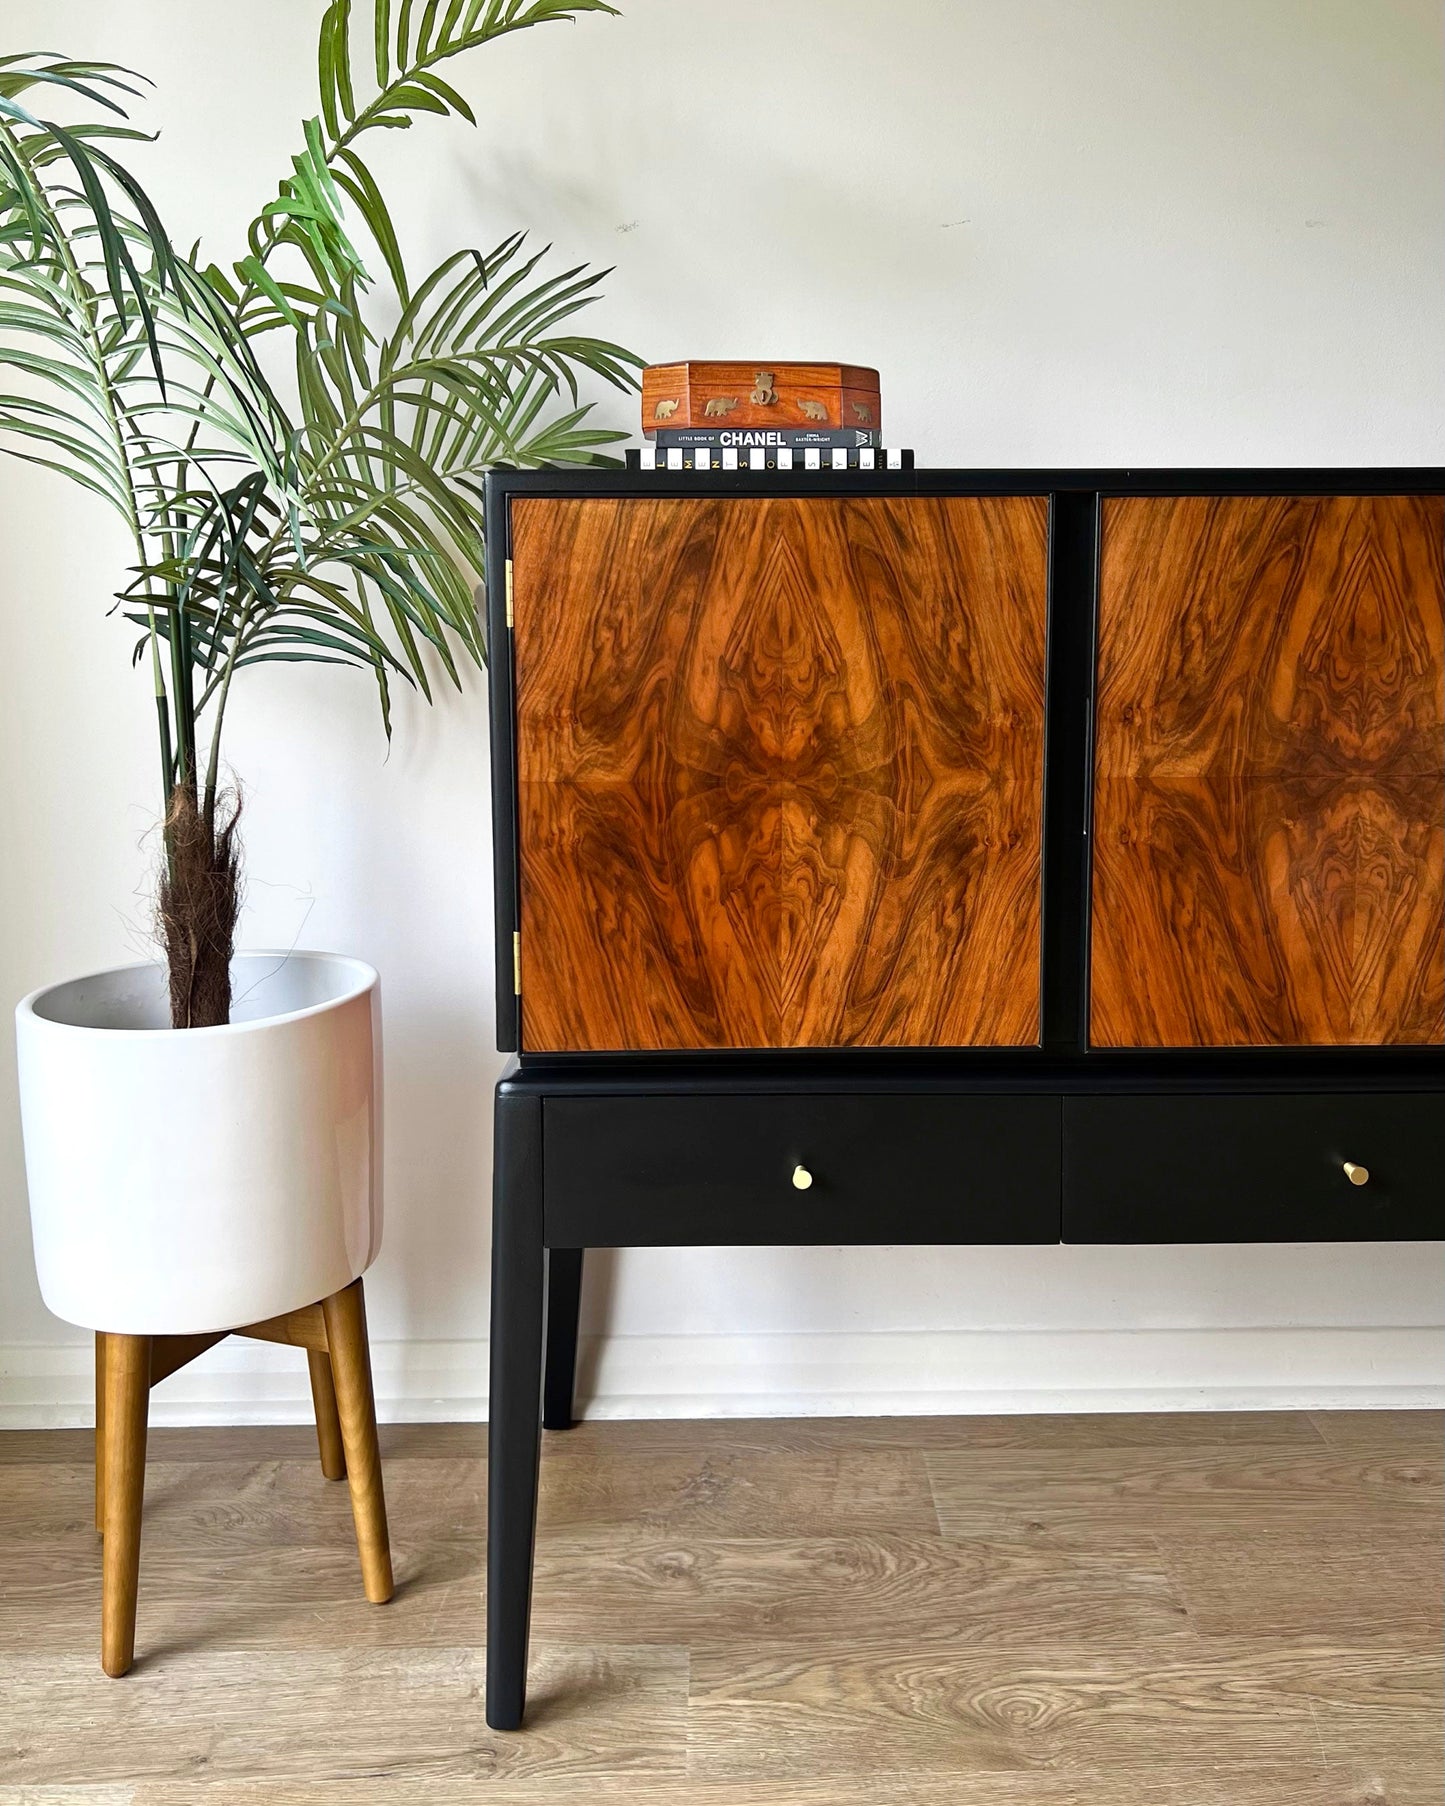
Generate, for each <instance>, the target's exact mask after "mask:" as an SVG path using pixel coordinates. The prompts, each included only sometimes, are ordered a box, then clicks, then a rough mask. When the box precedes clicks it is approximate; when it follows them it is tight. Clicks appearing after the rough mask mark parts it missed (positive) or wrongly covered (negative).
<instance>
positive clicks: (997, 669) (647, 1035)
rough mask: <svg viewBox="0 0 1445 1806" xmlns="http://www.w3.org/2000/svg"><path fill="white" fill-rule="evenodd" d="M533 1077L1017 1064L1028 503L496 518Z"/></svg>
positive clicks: (1036, 829)
mask: <svg viewBox="0 0 1445 1806" xmlns="http://www.w3.org/2000/svg"><path fill="white" fill-rule="evenodd" d="M512 557H513V572H514V578H513V606H514V618H515V629H514V643H513V652H514V662H515V672H516V735H517V775H518V841H519V873H520V887H521V937H522V938H521V984H522V1045H523V1048H524V1049H525V1050H527V1051H532V1052H537V1051H543V1050H551V1051H564V1050H565V1051H582V1050H593V1049H608V1048H613V1049H618V1048H620V1049H680V1048H709V1047H713V1048H726V1047H828V1046H890V1047H907V1046H917V1047H928V1046H1016V1045H1024V1044H1028V1043H1031V1042H1035V1041H1036V1040H1037V1039H1038V1033H1039V929H1040V891H1039V874H1040V830H1041V816H1042V783H1043V711H1044V640H1045V594H1046V588H1047V576H1046V565H1047V506H1046V503H1045V502H1044V501H1043V500H1042V499H1040V498H1028V497H1001V498H1000V497H948V498H941V499H936V500H935V499H923V498H917V497H908V498H900V499H896V500H895V499H885V498H881V497H868V498H858V499H851V498H842V497H829V496H816V497H807V498H782V497H776V498H775V497H769V498H762V499H742V498H737V499H729V498H723V497H718V498H711V497H702V498H697V499H693V498H688V499H685V500H678V499H663V498H657V499H653V498H650V497H619V498H616V499H613V498H600V497H589V498H586V499H580V498H579V499H570V498H568V499H559V498H552V497H526V498H518V499H517V500H516V501H514V503H513V505H512Z"/></svg>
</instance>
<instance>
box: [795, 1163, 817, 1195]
mask: <svg viewBox="0 0 1445 1806" xmlns="http://www.w3.org/2000/svg"><path fill="white" fill-rule="evenodd" d="M812 1183H813V1175H812V1174H811V1173H810V1172H809V1171H808V1169H807V1167H805V1166H802V1165H799V1166H795V1167H794V1168H793V1184H794V1186H795V1187H796V1189H797V1190H798V1191H806V1190H807V1189H808V1187H809V1186H810V1185H811V1184H812Z"/></svg>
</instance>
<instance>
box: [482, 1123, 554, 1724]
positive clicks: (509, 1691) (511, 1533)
mask: <svg viewBox="0 0 1445 1806" xmlns="http://www.w3.org/2000/svg"><path fill="white" fill-rule="evenodd" d="M496 1124H497V1126H496V1149H495V1162H494V1169H493V1170H494V1174H495V1177H494V1180H493V1187H492V1330H491V1338H492V1350H491V1354H492V1378H491V1403H490V1406H489V1409H488V1418H489V1422H488V1425H487V1464H488V1474H487V1488H488V1491H487V1723H488V1724H489V1725H491V1727H492V1728H493V1730H497V1731H515V1730H516V1729H517V1728H518V1726H519V1725H520V1724H521V1722H522V1712H523V1710H524V1708H525V1706H526V1700H527V1620H528V1617H529V1615H530V1612H531V1606H532V1544H533V1536H534V1533H535V1529H536V1523H537V1457H538V1452H539V1449H540V1447H541V1439H542V1438H541V1403H542V1318H543V1285H544V1270H545V1257H544V1255H543V1252H542V1105H541V1100H540V1099H538V1098H535V1097H506V1096H499V1097H498V1098H497V1118H496Z"/></svg>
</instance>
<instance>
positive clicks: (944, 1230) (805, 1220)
mask: <svg viewBox="0 0 1445 1806" xmlns="http://www.w3.org/2000/svg"><path fill="white" fill-rule="evenodd" d="M1059 1109H1060V1106H1059V1100H1058V1099H1057V1098H1049V1097H957V1096H938V1095H935V1096H930V1097H908V1096H899V1095H876V1094H874V1095H869V1094H860V1093H853V1094H845V1093H830V1094H828V1095H825V1096H794V1097H777V1096H773V1097H763V1096H747V1095H742V1096H734V1097H686V1096H657V1097H627V1098H620V1097H619V1098H548V1099H547V1100H546V1102H545V1103H544V1105H543V1118H542V1124H543V1126H542V1144H543V1158H542V1183H543V1195H544V1211H545V1220H546V1226H545V1234H546V1239H547V1242H548V1245H549V1246H551V1247H554V1248H566V1247H597V1246H615V1247H647V1246H681V1245H684V1244H695V1245H705V1244H708V1243H726V1242H748V1241H757V1242H774V1243H778V1242H781V1243H787V1242H799V1243H802V1242H875V1243H877V1242H944V1243H946V1242H1055V1241H1057V1240H1058V1239H1059V1192H1060V1187H1059V1130H1060V1122H1059ZM799 1166H801V1167H803V1168H804V1169H805V1171H806V1172H807V1173H808V1174H810V1175H811V1177H812V1183H811V1185H809V1186H808V1187H807V1188H806V1189H799V1188H798V1186H797V1185H795V1184H794V1179H793V1173H794V1168H795V1167H799ZM603 1230H605V1234H604V1233H602V1231H603Z"/></svg>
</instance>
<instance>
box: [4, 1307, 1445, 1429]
mask: <svg viewBox="0 0 1445 1806" xmlns="http://www.w3.org/2000/svg"><path fill="white" fill-rule="evenodd" d="M372 1363H373V1367H374V1370H375V1377H376V1394H377V1409H378V1412H379V1414H380V1416H381V1417H382V1419H383V1420H384V1421H385V1422H388V1423H404V1422H412V1423H415V1422H463V1421H468V1420H475V1419H480V1418H484V1417H485V1416H486V1414H487V1344H486V1343H485V1342H484V1341H455V1342H414V1341H409V1342H401V1341H396V1342H386V1341H378V1342H375V1343H373V1345H372ZM580 1369H581V1371H580V1376H579V1386H578V1398H579V1403H580V1404H581V1406H582V1409H583V1411H584V1414H585V1415H587V1416H589V1417H598V1418H607V1417H819V1416H840V1417H848V1416H870V1415H876V1416H891V1415H895V1414H904V1413H918V1414H937V1415H952V1414H966V1413H969V1412H979V1413H994V1412H1029V1411H1039V1412H1053V1411H1135V1410H1137V1411H1211V1410H1305V1409H1310V1410H1325V1409H1331V1408H1349V1407H1354V1408H1365V1407H1378V1408H1388V1407H1400V1408H1404V1407H1410V1406H1441V1405H1445V1330H1441V1329H1439V1328H1433V1327H1429V1328H1426V1327H1421V1328H1391V1329H1345V1328H1329V1327H1325V1328H1319V1327H1315V1328H1281V1329H1268V1328H1266V1329H1260V1328H1249V1329H1140V1330H1085V1331H1073V1330H977V1331H969V1330H947V1331H916V1332H913V1331H906V1332H893V1331H887V1332H881V1331H880V1332H869V1331H864V1332H860V1333H853V1334H842V1335H765V1336H756V1335H751V1336H746V1335H726V1336H613V1337H608V1338H605V1339H598V1340H589V1341H585V1342H584V1346H583V1350H582V1357H581V1362H580ZM92 1398H93V1394H92V1377H91V1351H90V1346H89V1344H88V1343H64V1344H52V1343H9V1344H3V1343H0V1428H6V1429H27V1428H28V1429H54V1428H62V1427H66V1426H74V1425H84V1424H88V1423H90V1422H91V1418H92V1411H93V1403H92ZM310 1412H311V1398H310V1392H309V1390H308V1382H307V1375H306V1363H305V1360H304V1359H303V1358H302V1356H301V1354H300V1352H299V1351H298V1350H293V1349H286V1348H277V1347H273V1346H270V1345H266V1344H258V1343H250V1342H239V1341H232V1342H223V1343H221V1344H220V1345H219V1346H218V1347H217V1348H214V1349H212V1350H211V1351H210V1352H209V1353H208V1354H206V1355H203V1356H202V1357H201V1359H200V1360H199V1361H197V1362H195V1363H194V1364H193V1365H192V1366H190V1367H186V1368H183V1369H182V1370H181V1371H180V1372H179V1373H177V1374H175V1375H173V1376H172V1378H170V1379H168V1380H167V1381H165V1383H164V1384H163V1385H162V1386H160V1387H159V1388H158V1389H157V1391H156V1394H155V1397H154V1400H153V1402H152V1407H151V1420H152V1422H154V1423H161V1424H242V1423H293V1422H300V1421H303V1420H305V1419H307V1418H309V1416H310Z"/></svg>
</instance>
